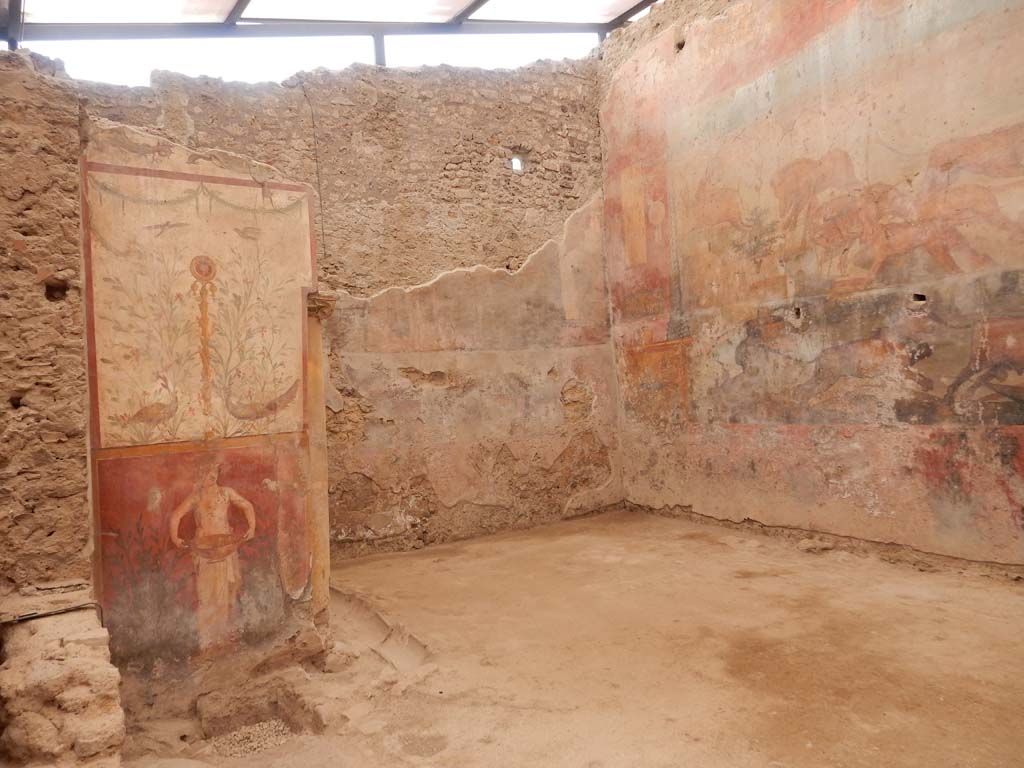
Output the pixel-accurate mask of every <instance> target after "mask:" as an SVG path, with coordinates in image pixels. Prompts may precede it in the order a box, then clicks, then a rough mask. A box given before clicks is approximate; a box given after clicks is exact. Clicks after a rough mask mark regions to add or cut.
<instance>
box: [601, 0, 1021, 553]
mask: <svg viewBox="0 0 1024 768" xmlns="http://www.w3.org/2000/svg"><path fill="white" fill-rule="evenodd" d="M1022 34H1024V4H1022V3H1021V2H1019V0H984V1H981V2H971V3H961V2H953V1H952V0H935V1H934V2H928V3H913V2H904V1H903V0H840V1H839V2H818V1H817V0H813V1H807V0H774V1H773V2H740V3H732V4H730V5H729V7H728V9H727V10H726V11H725V12H724V13H721V14H719V15H716V16H714V17H713V18H705V19H700V20H697V21H695V22H693V23H692V24H690V25H688V26H687V25H685V24H679V25H675V26H669V27H667V28H666V29H665V30H664V31H663V32H661V34H659V35H658V36H656V37H655V38H654V39H653V40H652V41H651V42H650V43H648V44H647V45H645V46H643V47H641V48H639V49H638V50H636V52H635V53H633V55H632V56H631V57H630V58H629V59H628V61H626V62H625V63H624V64H623V65H622V66H621V67H620V68H619V69H618V70H617V71H616V72H615V74H614V76H613V78H612V82H611V87H610V91H609V95H608V97H607V99H606V100H605V102H604V104H603V107H602V128H603V132H604V141H605V200H606V257H607V259H608V264H609V275H610V277H609V280H610V290H611V294H612V304H613V308H614V331H613V335H614V337H615V340H616V345H617V350H618V367H619V380H620V384H621V395H620V399H621V403H622V422H621V432H620V436H621V439H622V458H623V482H624V487H625V495H626V497H627V499H628V500H629V501H632V502H635V503H637V504H640V505H644V506H647V507H649V508H654V509H663V510H671V509H673V508H678V507H683V506H690V507H692V509H693V510H694V511H695V512H699V513H702V514H707V515H711V516H714V517H719V518H727V519H742V518H746V517H749V518H754V519H756V520H759V521H762V522H765V523H769V524H776V525H789V526H798V527H803V528H810V529H820V530H825V531H830V532H833V533H840V534H845V535H851V536H858V537H863V538H868V539H876V540H883V541H893V542H898V543H901V544H906V545H910V546H914V547H918V548H921V549H926V550H931V551H935V552H940V553H945V554H951V555H957V556H962V557H969V558H977V559H983V560H1001V561H1007V562H1020V561H1021V560H1022V559H1024V525H1022V523H1024V519H1022V514H1024V378H1022V375H1021V374H1024V357H1022V356H1021V352H1020V350H1021V349H1024V347H1021V341H1022V340H1024V300H1022V287H1024V284H1022V272H1021V269H1022V267H1024V257H1022V254H1024V162H1022V146H1024V101H1022V99H1021V94H1022V93H1024V80H1022V77H1024V76H1022V74H1021V73H1022V72H1024V68H1022V64H1024V48H1022V47H1021V45H1020V39H1021V36H1022Z"/></svg>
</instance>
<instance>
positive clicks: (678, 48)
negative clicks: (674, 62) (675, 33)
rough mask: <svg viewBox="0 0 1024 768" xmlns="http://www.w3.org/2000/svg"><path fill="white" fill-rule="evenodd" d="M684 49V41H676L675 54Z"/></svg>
mask: <svg viewBox="0 0 1024 768" xmlns="http://www.w3.org/2000/svg"><path fill="white" fill-rule="evenodd" d="M685 47H686V40H676V53H679V52H680V51H681V50H683V48H685Z"/></svg>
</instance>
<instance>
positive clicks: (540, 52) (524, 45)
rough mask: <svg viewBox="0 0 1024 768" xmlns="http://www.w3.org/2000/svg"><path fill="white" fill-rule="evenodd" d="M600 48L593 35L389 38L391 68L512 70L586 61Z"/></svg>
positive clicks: (409, 36)
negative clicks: (542, 63)
mask: <svg viewBox="0 0 1024 768" xmlns="http://www.w3.org/2000/svg"><path fill="white" fill-rule="evenodd" d="M597 44H598V40H597V35H596V34H593V33H582V34H581V33H571V34H550V33H545V34H539V35H531V34H515V35H394V36H391V37H388V38H387V57H388V66H389V67H419V66H433V65H436V64H449V65H451V66H453V67H481V68H484V69H512V68H514V67H521V66H523V65H525V64H531V63H533V62H535V61H537V60H538V59H578V58H583V57H584V56H586V55H587V54H588V53H590V51H591V50H592V49H593V48H594V47H595V46H596V45H597Z"/></svg>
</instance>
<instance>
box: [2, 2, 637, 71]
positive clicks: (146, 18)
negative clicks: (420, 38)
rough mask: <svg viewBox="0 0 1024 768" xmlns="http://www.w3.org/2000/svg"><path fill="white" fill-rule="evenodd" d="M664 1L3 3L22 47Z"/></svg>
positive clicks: (334, 28)
mask: <svg viewBox="0 0 1024 768" xmlns="http://www.w3.org/2000/svg"><path fill="white" fill-rule="evenodd" d="M655 1H656V0H641V2H637V1H636V0H145V2H140V0H0V31H2V33H3V35H4V38H5V39H6V40H7V42H8V47H10V48H11V49H12V50H13V49H15V48H17V47H18V46H19V45H20V44H21V43H22V42H31V41H35V40H112V39H155V38H192V37H295V36H331V35H361V36H370V37H373V39H374V41H375V44H376V45H375V48H376V51H377V63H378V64H384V60H383V59H384V45H383V38H384V36H385V35H422V34H509V33H533V34H535V33H538V32H540V33H544V32H551V33H565V32H589V33H596V34H598V35H601V36H602V37H603V36H604V35H605V34H607V33H608V32H609V31H610V30H612V29H614V28H615V27H617V26H619V25H621V24H623V23H625V22H626V21H628V20H629V19H630V18H632V17H633V16H634V15H636V14H637V13H640V12H641V11H643V10H644V9H645V8H647V7H648V6H649V5H652V4H653V3H654V2H655Z"/></svg>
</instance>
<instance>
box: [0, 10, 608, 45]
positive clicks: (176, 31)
mask: <svg viewBox="0 0 1024 768" xmlns="http://www.w3.org/2000/svg"><path fill="white" fill-rule="evenodd" d="M19 1H20V0H13V2H12V7H13V3H14V2H19ZM250 21H253V22H255V21H256V20H254V19H246V20H245V23H241V24H225V23H224V22H213V23H205V22H202V23H200V22H196V23H186V24H34V23H29V24H25V25H24V32H23V34H22V35H21V38H20V39H21V40H25V41H31V40H122V39H124V40H157V39H165V38H190V37H317V36H350V35H359V36H368V37H373V36H374V35H457V34H471V35H473V34H475V35H508V34H545V33H567V32H582V33H591V34H599V33H601V32H602V31H605V30H606V29H607V25H605V24H570V23H548V22H531V21H466V22H463V23H461V24H453V23H451V22H440V23H433V22H411V23H385V22H360V21H280V20H260V23H249V22H250Z"/></svg>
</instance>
